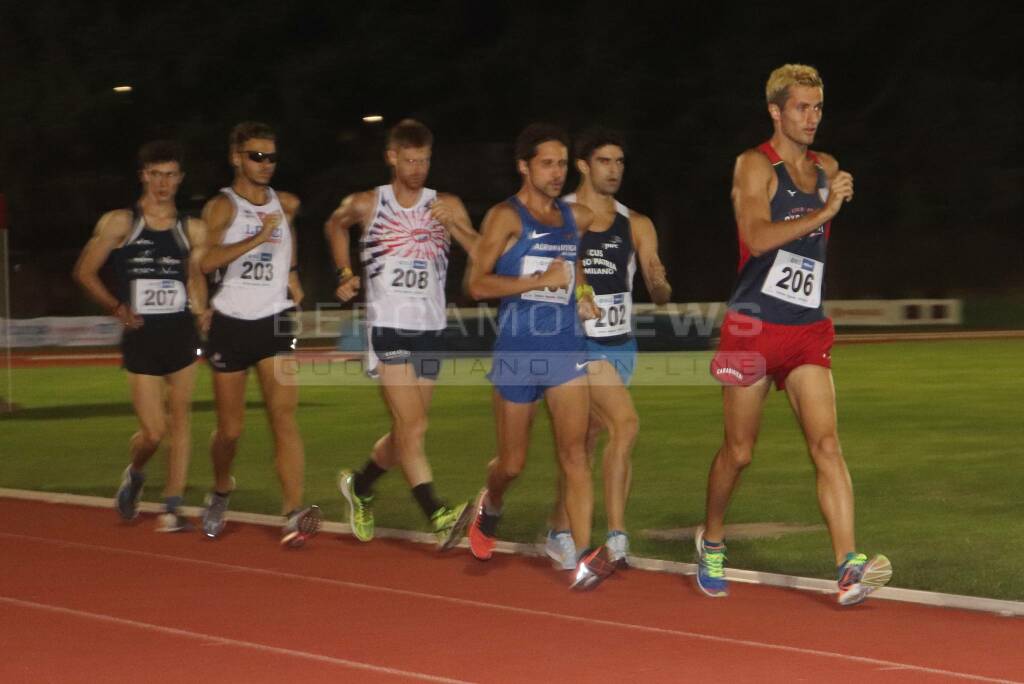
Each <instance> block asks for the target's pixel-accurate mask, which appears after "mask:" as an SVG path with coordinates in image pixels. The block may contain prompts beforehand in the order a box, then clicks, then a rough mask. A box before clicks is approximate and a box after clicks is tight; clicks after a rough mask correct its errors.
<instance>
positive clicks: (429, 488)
mask: <svg viewBox="0 0 1024 684" xmlns="http://www.w3.org/2000/svg"><path fill="white" fill-rule="evenodd" d="M412 495H413V496H414V497H415V498H416V503H418V504H419V505H420V508H422V509H423V515H425V516H427V520H430V516H432V515H434V513H436V512H437V509H439V508H441V507H443V506H444V504H442V503H441V502H440V501H438V500H437V497H436V496H434V483H433V482H424V483H423V484H419V485H416V486H415V487H413V488H412Z"/></svg>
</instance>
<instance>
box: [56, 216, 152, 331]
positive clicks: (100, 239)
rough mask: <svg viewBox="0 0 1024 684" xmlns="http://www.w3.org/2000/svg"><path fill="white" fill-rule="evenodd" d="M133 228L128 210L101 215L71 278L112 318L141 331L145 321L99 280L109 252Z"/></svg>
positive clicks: (119, 243) (117, 245)
mask: <svg viewBox="0 0 1024 684" xmlns="http://www.w3.org/2000/svg"><path fill="white" fill-rule="evenodd" d="M131 228H132V213H131V212H130V211H129V210H127V209H117V210H115V211H108V212H107V213H106V214H104V215H103V216H101V217H100V220H99V221H97V222H96V227H95V228H94V229H93V232H92V237H91V238H90V239H89V242H87V243H85V247H84V248H83V249H82V253H81V254H80V255H79V256H78V261H77V262H75V268H74V270H73V271H72V274H71V275H72V277H73V278H74V279H75V281H76V282H77V283H78V284H79V285H81V286H82V289H84V290H85V292H86V294H88V295H89V297H90V298H92V300H93V301H95V302H96V303H97V304H99V305H100V306H102V307H103V308H104V309H105V310H106V311H107V312H108V313H109V314H110V315H111V316H116V317H117V318H119V319H120V320H121V323H123V324H124V325H125V326H126V327H128V328H138V327H139V326H140V325H142V319H141V318H140V317H139V316H138V315H136V314H135V313H133V312H132V311H131V309H130V308H129V307H128V306H125V304H124V303H123V302H121V301H120V300H118V298H117V297H115V296H114V295H113V293H111V291H110V290H108V289H107V287H106V286H105V285H104V284H103V280H102V279H101V278H100V269H101V268H103V264H104V263H106V261H107V258H108V257H109V256H110V253H111V252H113V251H114V250H115V249H117V248H118V247H119V246H120V245H121V243H122V242H124V239H125V238H126V237H127V236H128V233H129V232H130V231H131Z"/></svg>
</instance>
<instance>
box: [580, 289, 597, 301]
mask: <svg viewBox="0 0 1024 684" xmlns="http://www.w3.org/2000/svg"><path fill="white" fill-rule="evenodd" d="M586 295H590V296H591V297H593V296H594V288H592V287H591V286H590V285H577V286H576V301H579V300H581V299H583V297H585V296H586Z"/></svg>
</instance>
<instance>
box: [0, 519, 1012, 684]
mask: <svg viewBox="0 0 1024 684" xmlns="http://www.w3.org/2000/svg"><path fill="white" fill-rule="evenodd" d="M0 521H2V522H0V615H2V619H0V653H2V656H3V657H2V658H0V681H2V682H23V681H33V682H36V681H59V682H96V681H103V682H115V681H125V682H127V681H133V682H137V681H146V682H174V683H175V684H180V682H182V681H194V680H195V679H196V678H199V677H201V678H203V679H205V680H210V681H221V682H274V683H275V684H280V682H291V681H301V682H320V681H324V682H327V681H330V682H339V681H346V682H350V681H354V682H392V681H402V680H413V681H473V682H543V681H560V682H572V681H591V682H593V681H602V680H609V681H643V682H685V681H697V680H699V679H705V678H707V679H713V680H715V681H729V682H737V681H738V682H746V681H751V682H753V681H757V682H791V681H799V680H804V681H826V680H827V681H830V682H846V681H849V682H853V681H857V682H861V681H865V679H868V680H869V681H871V682H943V681H956V680H967V681H1024V655H1022V654H1021V644H1022V643H1024V621H1022V620H1020V619H1015V618H1004V617H999V616H995V615H990V614H984V613H972V612H966V611H956V610H949V609H940V608H930V607H924V606H917V605H911V604H902V603H897V602H893V601H874V602H872V601H869V602H868V603H866V604H864V605H862V606H858V607H855V608H851V609H841V608H839V607H838V606H836V605H835V604H834V603H833V602H832V601H831V599H830V598H829V597H826V596H822V595H818V594H813V593H808V592H800V591H795V590H785V589H777V588H769V587H759V586H752V585H743V584H734V585H733V593H732V596H731V597H730V598H728V599H724V600H721V599H708V598H705V597H704V596H702V595H700V594H699V593H697V592H696V591H695V590H694V589H693V587H692V585H691V583H690V580H689V578H687V579H686V580H684V579H683V578H680V577H679V576H677V575H669V574H663V573H653V572H643V571H639V570H627V571H624V572H622V573H619V574H617V575H615V576H613V577H612V578H611V579H610V580H608V581H607V582H605V583H604V584H602V585H601V586H600V587H598V589H597V590H596V591H593V592H590V593H584V594H580V593H573V592H570V591H568V590H567V585H568V578H567V575H566V574H564V573H558V572H556V571H554V570H552V569H551V568H550V566H549V565H548V563H547V562H546V561H544V560H541V559H539V558H526V557H517V556H506V555H498V556H496V557H495V558H494V559H493V560H492V561H490V562H489V563H480V562H479V561H476V560H475V559H473V558H472V557H471V556H470V555H469V553H468V552H467V551H466V550H465V549H456V550H454V551H452V552H450V553H448V554H446V555H442V556H439V555H437V554H436V553H435V552H434V551H433V549H432V548H430V547H428V546H425V545H422V544H413V543H408V542H395V541H384V540H378V541H375V542H373V543H370V544H361V543H359V542H357V541H355V540H353V539H352V538H349V537H338V536H336V535H333V534H322V535H321V536H319V537H317V538H316V539H314V540H313V541H312V543H310V544H309V545H308V546H307V547H305V548H303V549H301V550H297V551H286V550H282V549H281V548H279V547H278V544H277V530H275V529H271V528H266V527H259V526H254V525H242V524H239V523H229V526H228V528H227V529H226V531H225V533H224V535H223V536H222V538H220V539H218V540H216V541H209V540H206V539H203V538H202V537H201V536H200V535H198V534H195V533H193V534H179V535H161V534H155V533H154V532H153V527H154V521H153V518H152V517H147V516H143V517H142V518H141V522H138V523H136V524H123V523H121V522H120V521H118V520H117V518H116V515H115V513H114V512H113V511H104V510H97V509H91V508H80V507H76V506H68V505H54V504H45V503H38V502H29V501H17V500H8V499H0Z"/></svg>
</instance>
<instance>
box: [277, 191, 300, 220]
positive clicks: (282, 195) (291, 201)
mask: <svg viewBox="0 0 1024 684" xmlns="http://www.w3.org/2000/svg"><path fill="white" fill-rule="evenodd" d="M277 199H279V200H280V201H281V208H282V209H284V213H286V214H291V215H293V216H294V215H295V213H296V212H297V211H298V210H299V206H300V205H301V204H302V200H300V199H299V197H298V195H295V194H294V193H291V192H283V191H282V192H279V193H277Z"/></svg>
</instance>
